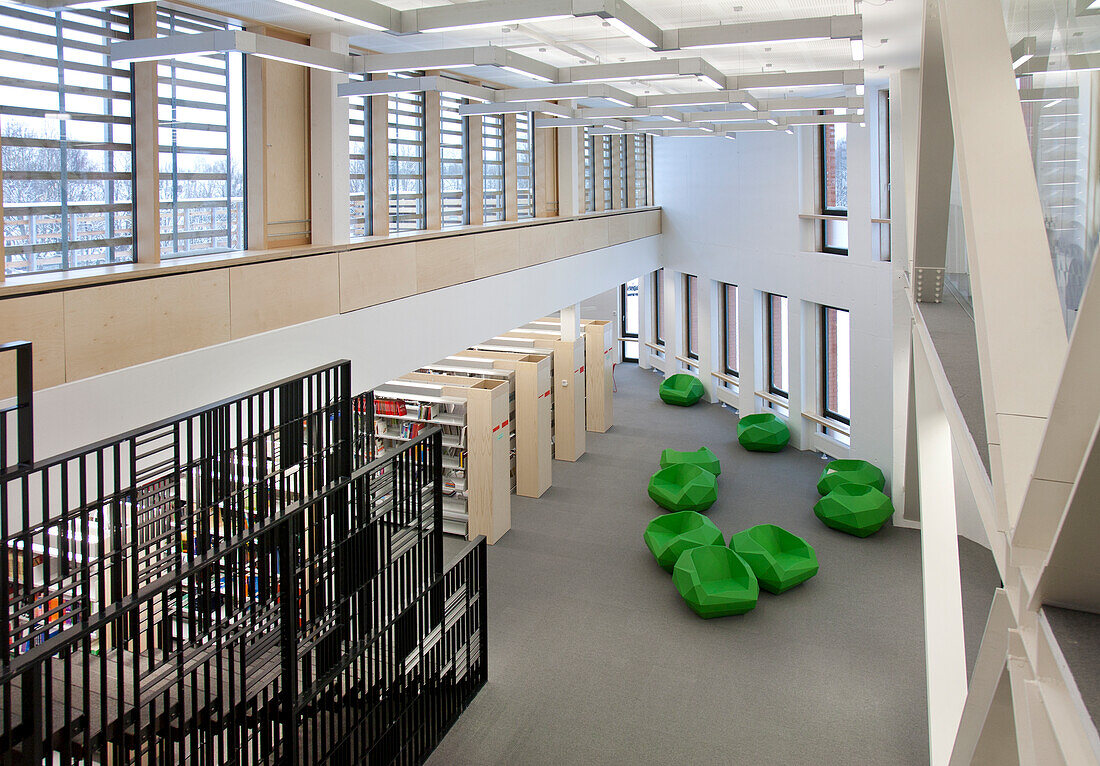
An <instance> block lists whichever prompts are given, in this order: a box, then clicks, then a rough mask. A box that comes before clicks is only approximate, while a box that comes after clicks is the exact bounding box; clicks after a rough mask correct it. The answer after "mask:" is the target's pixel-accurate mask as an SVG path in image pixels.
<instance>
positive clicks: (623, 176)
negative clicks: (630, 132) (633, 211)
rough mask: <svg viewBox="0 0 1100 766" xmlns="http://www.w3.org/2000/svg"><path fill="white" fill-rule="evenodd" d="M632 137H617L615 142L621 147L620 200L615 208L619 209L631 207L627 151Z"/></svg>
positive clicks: (616, 202)
mask: <svg viewBox="0 0 1100 766" xmlns="http://www.w3.org/2000/svg"><path fill="white" fill-rule="evenodd" d="M630 139H631V137H630V136H617V137H616V139H615V141H616V143H617V144H618V146H619V198H618V199H617V200H615V206H616V207H619V208H627V207H630V200H629V199H628V197H629V194H628V192H627V190H628V189H629V188H630V181H629V178H628V174H627V169H628V168H629V165H628V164H627V161H626V158H627V149H628V146H629V144H630Z"/></svg>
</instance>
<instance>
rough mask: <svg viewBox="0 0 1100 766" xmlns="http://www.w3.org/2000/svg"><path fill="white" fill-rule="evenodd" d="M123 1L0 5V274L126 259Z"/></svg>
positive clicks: (128, 182)
mask: <svg viewBox="0 0 1100 766" xmlns="http://www.w3.org/2000/svg"><path fill="white" fill-rule="evenodd" d="M130 36H131V27H130V12H129V9H128V8H125V7H118V8H104V9H102V10H86V11H65V12H63V13H52V12H47V11H42V10H36V9H32V8H28V7H20V8H18V9H16V8H8V7H3V8H0V38H2V50H0V61H4V62H5V64H6V67H7V71H6V73H5V74H6V75H7V76H6V77H4V78H3V81H2V83H0V111H2V114H3V118H2V121H0V124H2V132H3V139H2V141H0V143H2V144H3V182H4V188H3V214H4V271H5V273H7V274H25V273H28V272H34V271H56V270H59V269H71V268H78V267H82V266H97V265H99V264H103V263H121V262H124V261H132V260H133V259H134V239H133V236H134V224H133V220H134V219H133V194H132V189H133V145H132V142H131V141H132V139H131V132H130V114H131V98H130V94H131V91H130V88H131V83H130V67H129V65H128V64H124V65H112V64H111V60H110V57H109V56H108V50H107V49H108V45H109V43H110V41H111V40H125V39H128V38H129V37H130Z"/></svg>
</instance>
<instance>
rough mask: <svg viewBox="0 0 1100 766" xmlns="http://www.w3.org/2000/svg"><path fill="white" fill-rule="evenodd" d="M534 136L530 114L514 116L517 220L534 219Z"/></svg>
mask: <svg viewBox="0 0 1100 766" xmlns="http://www.w3.org/2000/svg"><path fill="white" fill-rule="evenodd" d="M534 140H535V136H534V121H533V120H532V119H531V113H530V112H521V113H520V114H517V115H516V194H517V198H516V200H517V212H518V216H519V218H521V219H523V218H534V217H535V143H534Z"/></svg>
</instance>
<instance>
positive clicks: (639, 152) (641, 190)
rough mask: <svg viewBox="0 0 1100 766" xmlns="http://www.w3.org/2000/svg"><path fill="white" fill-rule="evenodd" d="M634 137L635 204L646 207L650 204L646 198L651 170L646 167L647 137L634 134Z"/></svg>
mask: <svg viewBox="0 0 1100 766" xmlns="http://www.w3.org/2000/svg"><path fill="white" fill-rule="evenodd" d="M633 139H634V205H635V206H636V207H644V206H646V205H648V204H649V201H648V200H647V199H646V194H647V189H648V187H649V183H648V182H649V171H648V169H647V168H646V140H647V139H646V137H645V136H644V135H636V136H633Z"/></svg>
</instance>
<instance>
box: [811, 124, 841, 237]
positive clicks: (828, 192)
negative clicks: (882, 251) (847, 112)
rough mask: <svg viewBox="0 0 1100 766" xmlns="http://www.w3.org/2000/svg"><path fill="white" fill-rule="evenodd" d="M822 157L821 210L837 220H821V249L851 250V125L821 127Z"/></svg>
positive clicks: (820, 153)
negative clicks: (849, 199) (849, 137)
mask: <svg viewBox="0 0 1100 766" xmlns="http://www.w3.org/2000/svg"><path fill="white" fill-rule="evenodd" d="M818 141H819V144H820V147H819V148H820V151H819V152H818V156H819V157H820V159H821V167H820V168H819V173H818V174H819V176H820V177H821V213H822V215H825V216H833V217H835V218H836V220H829V219H825V220H823V221H822V222H821V249H822V251H824V252H826V253H835V254H837V255H847V254H848V125H847V124H846V123H843V122H842V123H838V124H836V125H822V126H820V127H819V128H818Z"/></svg>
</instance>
